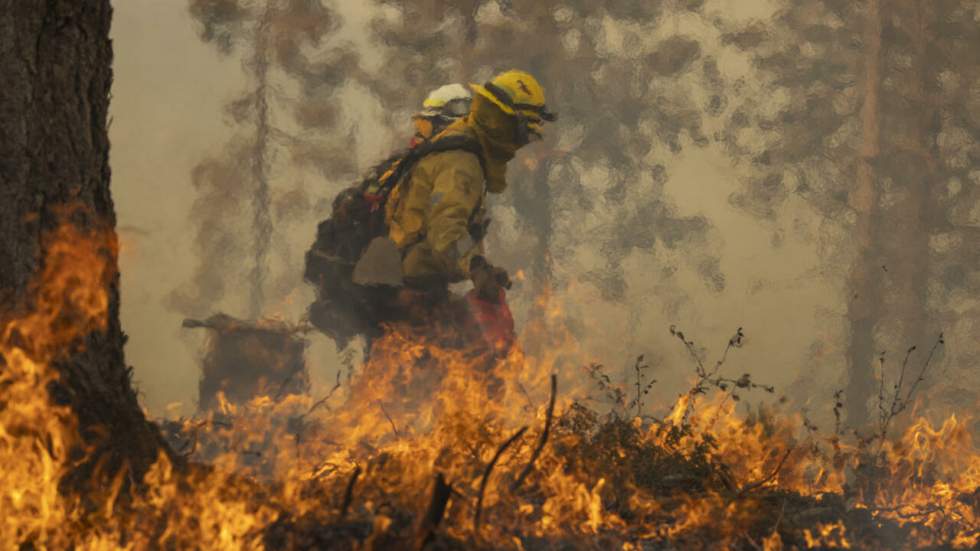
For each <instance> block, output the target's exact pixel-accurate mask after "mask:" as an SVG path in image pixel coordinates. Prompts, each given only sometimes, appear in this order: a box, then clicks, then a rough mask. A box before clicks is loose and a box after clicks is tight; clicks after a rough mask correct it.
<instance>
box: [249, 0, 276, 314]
mask: <svg viewBox="0 0 980 551" xmlns="http://www.w3.org/2000/svg"><path fill="white" fill-rule="evenodd" d="M276 4H277V2H276V0H268V1H267V2H266V5H265V9H264V10H263V11H262V15H261V16H260V18H259V20H258V21H257V22H256V24H255V52H254V55H253V57H252V60H251V63H252V67H251V69H252V71H253V72H254V74H255V100H254V101H255V142H254V145H253V149H252V159H251V170H252V178H253V179H254V180H255V195H254V196H253V197H252V210H253V212H252V224H253V231H254V232H255V251H254V252H253V257H252V269H251V271H250V272H249V276H248V279H249V283H250V285H251V295H250V297H249V317H250V318H251V319H253V320H254V319H258V318H259V317H260V316H261V315H262V310H263V307H264V305H265V292H264V286H265V278H266V274H267V272H268V266H267V264H268V256H269V246H270V244H271V243H272V217H271V214H270V213H269V94H270V90H269V88H270V87H269V53H270V52H269V50H270V48H271V44H270V39H271V32H270V31H271V27H272V20H273V18H274V17H275V10H276Z"/></svg>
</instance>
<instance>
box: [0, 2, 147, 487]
mask: <svg viewBox="0 0 980 551" xmlns="http://www.w3.org/2000/svg"><path fill="white" fill-rule="evenodd" d="M111 17H112V10H111V8H110V5H109V0H86V1H84V2H77V1H69V0H0V75H3V84H2V85H0V313H6V314H7V315H9V314H10V313H11V312H12V311H13V310H15V309H17V308H18V307H24V306H29V305H27V304H25V300H27V299H25V297H26V296H27V295H28V285H29V283H30V281H31V280H32V279H33V278H34V277H35V276H36V275H37V274H38V272H39V270H40V269H41V268H42V267H43V266H42V264H43V262H44V260H43V259H44V251H45V247H46V246H47V245H48V243H46V240H45V237H44V236H45V234H46V233H47V232H48V230H51V229H53V228H55V227H57V226H58V225H59V224H60V223H62V222H65V220H64V211H65V207H66V206H70V207H72V209H74V212H75V215H73V216H72V217H71V223H74V224H76V225H78V226H79V227H81V228H91V227H96V226H98V227H101V228H108V229H109V230H110V235H111V233H112V231H114V228H115V213H114V211H113V203H112V197H111V196H110V193H109V176H110V174H109V139H108V133H107V125H106V115H107V111H108V107H109V88H110V85H111V82H112V68H111V63H112V46H111V42H110V40H109V26H110V21H111ZM112 266H113V268H115V258H112ZM108 295H109V312H108V324H107V327H106V329H105V331H104V332H98V333H92V334H90V335H87V336H86V337H85V339H84V342H83V343H81V344H83V346H80V347H78V351H75V352H73V354H72V355H71V357H70V358H69V359H67V360H64V361H61V362H59V363H58V364H56V365H55V366H54V367H55V368H56V369H57V370H58V372H59V375H60V381H59V384H58V387H57V388H55V389H52V399H55V400H57V401H59V402H62V403H67V404H70V406H71V407H72V408H73V410H74V411H75V413H76V414H77V417H78V422H79V430H80V432H81V435H82V437H83V438H84V439H85V441H86V443H87V444H89V445H90V446H92V448H93V450H94V451H93V453H92V454H91V455H90V456H89V459H90V460H89V461H87V462H86V463H85V465H84V466H83V467H81V468H80V469H78V470H77V471H76V474H77V475H78V477H79V478H78V479H77V480H76V481H75V482H86V481H87V480H88V479H89V478H90V474H91V470H92V469H93V468H94V467H95V466H96V465H97V464H99V465H100V469H103V470H104V472H106V473H109V472H113V471H117V470H118V469H119V468H121V467H122V466H123V465H127V466H128V467H129V468H130V469H131V477H130V478H131V479H133V480H139V479H140V478H141V476H142V473H143V472H144V471H145V470H146V468H147V467H148V466H149V465H150V464H151V463H152V462H153V461H154V460H155V459H156V457H157V452H158V450H160V449H165V447H164V446H163V444H162V440H161V439H160V436H159V432H158V431H157V429H156V427H155V426H154V425H152V424H151V423H149V422H148V421H147V420H146V418H145V417H144V415H143V412H142V410H141V409H140V407H139V403H138V401H137V397H136V393H135V391H134V390H133V387H132V385H131V382H130V377H131V369H130V368H128V367H127V366H126V363H125V360H124V358H123V344H124V343H125V340H126V337H125V335H124V334H123V332H122V329H121V327H120V323H119V278H118V273H116V274H115V275H114V277H112V279H111V281H110V282H109V289H108ZM4 311H5V312H4Z"/></svg>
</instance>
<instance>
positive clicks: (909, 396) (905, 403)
mask: <svg viewBox="0 0 980 551" xmlns="http://www.w3.org/2000/svg"><path fill="white" fill-rule="evenodd" d="M945 342H946V341H945V340H944V339H943V334H942V333H940V334H939V338H937V339H936V342H935V343H933V345H932V348H930V349H929V355H928V356H927V357H926V361H925V363H923V364H922V369H921V370H919V376H918V377H916V379H915V381H913V382H912V386H911V387H910V388H909V393H908V394H906V395H905V400H903V401H902V409H905V407H907V406H908V404H909V402H910V401H911V400H912V396H913V395H914V394H915V389H916V388H917V387H918V386H919V383H921V382H922V381H924V380H925V374H926V370H927V369H929V364H930V363H931V362H932V356H933V355H934V354H935V353H936V349H937V348H939V345H941V344H945Z"/></svg>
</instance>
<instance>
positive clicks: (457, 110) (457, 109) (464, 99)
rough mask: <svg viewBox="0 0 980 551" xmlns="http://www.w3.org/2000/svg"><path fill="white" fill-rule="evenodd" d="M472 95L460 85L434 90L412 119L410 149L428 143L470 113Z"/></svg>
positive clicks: (449, 85)
mask: <svg viewBox="0 0 980 551" xmlns="http://www.w3.org/2000/svg"><path fill="white" fill-rule="evenodd" d="M472 100H473V96H472V94H470V91H469V90H467V89H466V87H464V86H463V85H462V84H446V85H445V86H441V87H439V88H436V89H435V90H433V91H432V92H430V93H429V95H428V96H427V97H426V98H425V101H423V102H422V110H421V111H419V112H418V113H415V115H414V116H413V117H412V123H413V124H414V125H415V135H414V136H413V137H412V141H411V147H415V146H416V145H418V144H420V143H422V142H425V141H428V140H429V139H431V138H432V137H433V136H435V135H436V134H439V133H440V132H442V131H443V130H445V129H446V127H447V126H449V125H450V124H452V123H453V122H456V121H457V120H459V119H461V118H463V117H465V116H466V115H467V113H469V111H470V103H471V102H472Z"/></svg>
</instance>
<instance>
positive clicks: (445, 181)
mask: <svg viewBox="0 0 980 551" xmlns="http://www.w3.org/2000/svg"><path fill="white" fill-rule="evenodd" d="M467 160H469V159H467ZM472 162H473V164H474V165H476V171H474V170H473V168H474V167H472V166H468V164H455V163H453V164H450V163H441V166H439V169H440V170H438V171H437V172H435V173H434V174H433V180H432V195H431V196H430V198H429V203H430V209H429V224H428V230H427V232H426V241H427V242H428V245H429V247H430V248H431V250H432V252H433V256H434V257H435V258H434V260H436V262H437V263H438V264H439V265H440V268H441V269H442V270H443V271H444V273H446V274H453V275H456V276H457V277H463V278H465V277H468V275H469V266H468V265H467V264H468V263H469V257H470V256H472V254H473V252H474V251H475V250H477V248H478V247H477V246H476V245H477V244H476V243H474V242H473V240H472V238H471V237H470V234H469V228H468V226H469V222H470V217H471V216H472V214H473V211H474V210H476V209H477V208H478V207H479V205H480V200H481V197H482V196H483V178H482V172H480V169H479V164H478V163H479V161H477V160H476V159H475V158H473V160H472Z"/></svg>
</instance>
